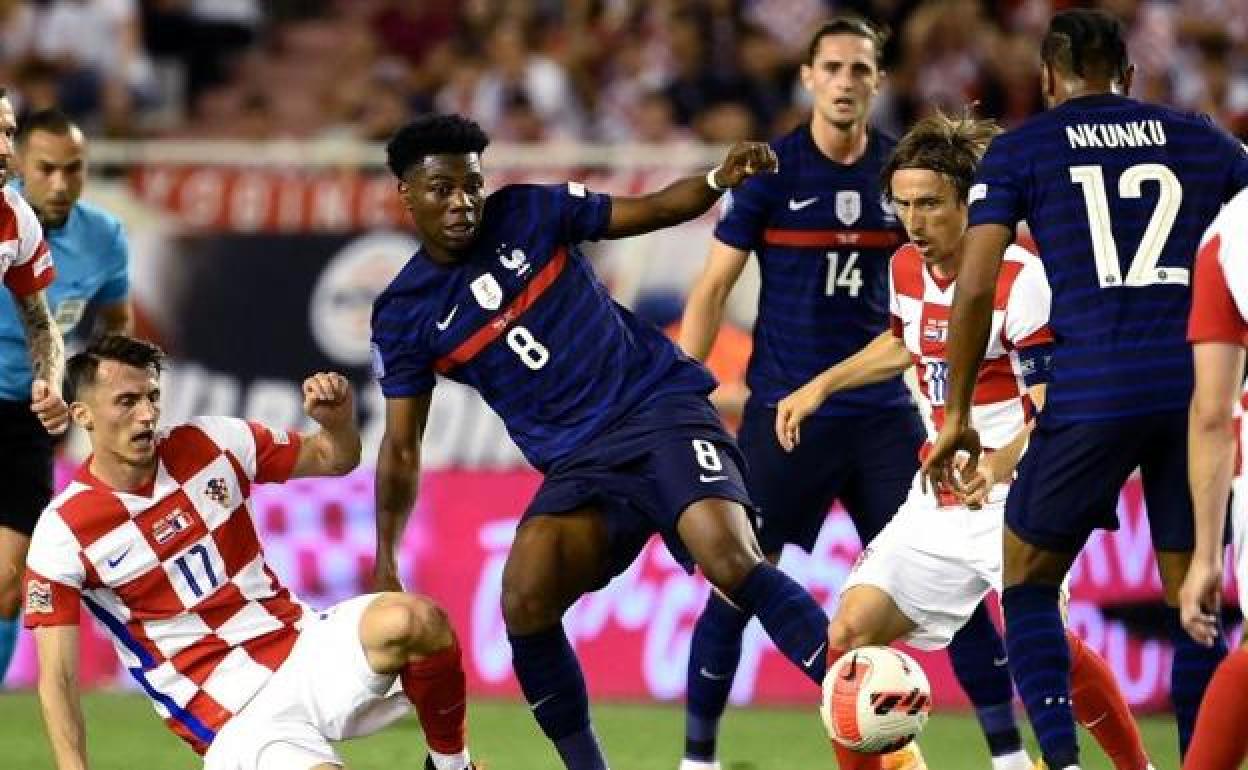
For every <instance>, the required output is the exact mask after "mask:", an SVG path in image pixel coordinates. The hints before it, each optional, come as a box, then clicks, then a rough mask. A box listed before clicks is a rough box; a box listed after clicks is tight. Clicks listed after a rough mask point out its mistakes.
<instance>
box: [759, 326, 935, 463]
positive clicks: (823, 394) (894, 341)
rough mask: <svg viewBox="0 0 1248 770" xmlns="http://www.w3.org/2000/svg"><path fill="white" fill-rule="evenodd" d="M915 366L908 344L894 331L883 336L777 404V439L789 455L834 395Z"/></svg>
mask: <svg viewBox="0 0 1248 770" xmlns="http://www.w3.org/2000/svg"><path fill="white" fill-rule="evenodd" d="M913 363H914V359H913V358H911V356H910V351H908V350H906V343H904V342H902V341H901V340H900V339H899V338H898V337H897V335H895V334H893V333H892V332H891V331H886V332H883V333H881V334H880V335H879V336H878V337H876V338H875V339H873V340H871V342H870V344H868V345H867V346H866V347H865V348H863V349H862V350H859V351H858V352H857V353H855V354H853V355H852V356H850V357H849V358H847V359H845V360H844V361H842V362H840V363H839V364H837V365H836V366H833V367H831V368H829V369H827V370H825V371H823V372H821V373H820V374H819V375H818V376H816V377H815V378H814V379H813V380H811V381H810V382H808V383H806V384H805V385H803V386H802V387H800V388H798V389H797V390H795V391H793V392H792V393H790V394H789V395H787V396H785V397H784V398H783V399H782V400H781V401H780V403H779V404H777V405H776V440H777V441H779V442H780V446H782V447H784V449H785V451H786V452H792V451H793V449H794V448H795V447H796V446H797V445H798V444H799V443H801V440H802V434H801V425H802V421H803V420H805V419H806V418H807V417H809V416H810V415H812V414H814V413H815V411H817V410H818V409H819V407H820V406H822V405H823V402H824V401H827V400H828V398H830V397H831V396H832V394H834V393H838V392H840V391H842V390H851V389H853V388H860V387H862V386H863V385H871V384H874V383H877V382H883V381H884V380H887V379H889V378H891V377H896V376H897V375H899V374H901V373H902V372H904V371H905V370H907V369H909V368H910V366H911V365H912V364H913Z"/></svg>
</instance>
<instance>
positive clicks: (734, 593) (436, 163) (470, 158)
mask: <svg viewBox="0 0 1248 770" xmlns="http://www.w3.org/2000/svg"><path fill="white" fill-rule="evenodd" d="M488 141H489V140H488V139H487V137H486V136H485V134H484V133H483V132H482V131H481V129H480V128H479V127H478V126H477V125H476V124H475V123H472V122H470V121H467V120H464V119H463V118H459V117H457V116H428V117H425V118H421V119H419V120H417V121H416V122H414V123H412V124H410V125H408V126H406V127H405V128H403V129H401V130H400V131H399V132H398V133H397V134H396V135H395V136H394V138H393V139H392V140H391V141H390V144H389V145H388V146H387V154H388V164H389V166H390V169H391V170H392V171H393V172H394V174H395V176H397V177H398V178H399V194H400V196H401V197H402V200H403V204H404V206H405V207H406V208H407V210H408V211H409V213H410V214H411V216H412V218H413V220H414V222H415V226H416V231H417V233H418V235H419V237H420V239H421V242H422V243H423V246H422V248H421V249H420V251H418V252H417V253H416V254H415V255H414V256H413V257H412V258H411V260H410V261H409V262H408V263H407V264H406V265H405V266H404V267H403V269H402V270H401V271H400V273H399V275H398V276H397V277H396V278H395V279H394V281H393V282H392V283H391V285H390V286H389V287H388V288H387V289H386V290H385V291H384V292H383V293H382V294H381V296H380V297H378V299H377V301H376V304H375V306H374V310H373V321H372V328H373V346H374V367H375V370H376V374H377V378H378V380H379V381H380V383H381V388H382V392H383V393H384V394H385V396H386V429H385V435H384V437H383V439H382V443H381V448H380V450H379V454H378V460H377V522H378V531H377V541H378V543H377V549H378V551H377V568H376V572H377V575H376V577H377V581H378V583H379V584H380V585H382V586H390V587H394V586H396V585H397V582H398V581H397V576H396V567H395V554H394V547H395V544H396V543H397V541H398V538H399V535H400V533H401V531H402V529H403V525H404V523H405V521H406V519H407V515H408V512H409V511H410V510H411V507H412V503H413V500H414V498H415V493H416V483H417V473H418V471H419V467H420V444H421V437H422V434H423V432H424V426H425V419H426V416H427V415H428V412H429V405H430V400H431V397H432V390H433V387H434V383H435V374H441V375H443V376H444V377H447V378H449V379H452V380H455V381H457V382H461V383H464V384H467V385H470V386H471V387H474V388H476V389H477V390H478V391H479V392H480V393H481V395H482V396H483V397H484V398H485V400H486V402H487V403H489V405H490V406H491V407H492V408H493V409H494V410H495V411H496V412H497V413H498V415H499V416H500V417H501V418H502V419H503V422H504V424H505V425H506V426H507V429H508V431H509V433H510V434H511V436H512V438H513V439H514V440H515V441H516V443H517V445H519V447H520V449H521V451H522V452H524V455H525V456H526V457H527V458H528V459H529V461H530V462H531V463H532V464H533V465H534V466H535V467H536V468H537V469H538V470H540V471H541V472H542V473H543V474H544V475H545V480H544V482H543V484H542V486H541V488H540V489H539V490H538V492H537V495H536V496H535V498H534V500H533V501H532V502H531V503H530V505H529V507H528V510H527V511H526V512H525V514H524V517H523V519H522V521H521V523H520V526H519V529H518V530H517V532H516V538H515V541H514V543H513V544H512V548H511V552H510V554H509V556H508V559H507V564H506V566H505V568H504V570H503V577H502V580H503V586H502V596H503V599H502V604H503V608H502V609H503V619H504V621H505V623H506V626H507V632H508V638H509V640H510V642H511V646H512V653H513V665H514V668H515V671H516V677H517V679H518V680H519V682H520V687H521V689H522V690H523V692H524V695H525V697H526V699H527V700H528V702H529V704H530V706H531V708H532V710H533V713H534V716H535V718H536V719H537V721H538V724H539V725H540V726H541V728H542V730H543V731H544V732H545V733H546V735H547V737H548V738H549V739H550V740H551V742H552V743H553V744H554V745H555V747H556V749H557V751H558V753H559V755H560V757H561V758H562V760H563V763H564V765H565V766H566V767H568V768H570V769H571V770H600V769H601V768H605V767H606V760H605V758H604V757H603V755H602V751H601V749H600V748H599V746H598V742H597V739H596V737H595V736H594V733H593V729H592V727H591V725H590V719H589V702H588V697H587V694H586V690H585V681H584V678H583V676H582V674H581V669H580V666H579V664H578V663H577V660H576V656H575V654H574V653H573V651H572V648H571V646H570V645H569V643H568V639H567V637H566V636H565V634H564V630H563V625H562V622H561V618H562V615H563V613H564V611H565V610H566V609H567V608H568V607H569V606H570V605H571V604H572V602H574V601H575V600H576V599H577V598H578V597H579V596H581V595H582V594H584V593H587V592H590V591H594V590H596V589H598V588H600V587H601V586H603V585H604V584H605V583H606V582H607V581H608V580H610V579H611V577H612V576H614V575H616V574H618V573H619V572H620V571H621V570H623V569H624V568H625V567H626V566H627V565H628V564H629V563H630V562H632V560H633V559H634V558H635V557H636V555H637V554H638V552H639V551H640V550H641V548H642V546H643V545H644V544H645V542H646V541H647V540H648V539H649V538H650V536H651V535H652V534H655V533H658V534H659V535H661V536H662V537H663V539H664V540H665V541H666V543H667V546H668V548H669V549H670V550H671V552H672V554H673V555H674V556H675V558H676V559H677V560H679V561H680V562H681V563H682V564H683V565H684V566H685V567H686V569H689V570H692V568H693V566H694V564H695V563H696V564H697V565H698V566H699V567H700V568H701V570H702V572H703V574H704V575H706V577H707V579H708V580H709V581H710V582H711V583H712V584H713V585H715V586H716V588H717V589H718V590H720V591H721V592H723V593H724V595H726V596H729V597H731V599H732V601H733V602H735V603H736V604H737V606H739V607H741V608H742V609H743V610H745V611H747V612H749V613H751V614H753V615H756V616H757V617H758V618H759V619H760V621H761V622H762V624H763V626H764V628H766V629H767V631H768V633H769V634H771V637H772V639H773V640H775V642H776V644H777V645H778V646H779V647H780V649H781V650H783V651H784V653H785V655H786V656H787V657H788V658H789V659H790V660H792V661H793V662H794V663H795V664H797V665H799V666H800V667H801V669H802V670H803V672H805V673H806V674H807V675H808V676H809V677H810V678H811V679H812V680H813V681H814V682H819V681H821V679H822V677H823V674H824V671H825V661H824V655H823V650H824V647H825V646H826V639H827V618H826V616H825V615H824V614H823V611H822V610H821V609H820V607H819V606H818V604H817V603H816V602H815V601H814V600H813V599H811V597H810V596H809V595H808V594H807V593H806V592H805V591H803V590H802V588H801V587H800V586H799V585H797V584H796V583H794V582H793V581H792V580H790V579H789V578H788V577H786V576H785V575H784V574H783V573H781V572H779V571H778V570H776V569H775V568H774V567H773V566H771V565H770V564H768V563H767V562H766V561H765V560H764V559H763V558H762V552H761V551H760V549H759V547H758V544H757V542H756V541H755V539H754V534H753V531H752V530H751V527H750V522H749V518H748V517H747V515H746V509H747V508H750V507H752V504H751V502H750V498H749V496H748V495H747V493H746V490H745V485H744V481H743V479H742V468H743V465H742V462H741V459H740V457H739V453H738V451H737V448H736V444H735V443H734V442H733V440H732V438H731V437H730V436H728V434H727V433H726V432H725V431H724V429H723V427H722V426H721V423H720V421H719V417H718V415H717V414H716V413H715V410H714V408H713V407H712V406H711V404H710V401H709V400H708V398H707V394H708V393H709V392H710V390H711V389H712V388H713V387H714V380H713V379H712V378H711V376H710V374H709V373H708V372H707V371H706V370H705V369H704V368H703V367H702V366H701V365H699V364H698V363H696V362H694V361H692V360H690V359H689V358H687V357H686V356H684V355H683V354H682V353H681V352H680V351H679V349H678V348H676V346H675V345H674V344H673V343H671V342H670V341H668V339H667V338H666V337H665V336H664V335H663V334H662V332H660V331H659V330H658V329H656V328H655V327H653V326H650V325H649V324H646V323H643V322H641V321H639V320H637V319H636V318H635V317H634V316H633V315H632V313H630V312H629V311H627V310H625V309H624V308H622V307H620V306H619V305H617V304H615V303H614V302H613V301H612V300H611V298H610V297H609V296H608V294H607V292H606V289H605V288H604V287H603V285H602V284H601V283H600V282H599V281H598V280H597V278H596V277H595V276H594V273H593V271H592V270H591V269H590V266H589V264H588V262H587V261H586V260H585V258H584V257H583V256H582V255H581V253H580V251H579V250H578V248H577V244H578V243H579V242H581V241H584V240H596V239H600V238H619V237H624V236H628V235H635V234H639V233H644V232H649V231H652V230H656V229H659V228H662V227H666V226H669V225H673V224H676V223H678V222H683V221H685V220H688V219H691V218H693V217H695V216H698V215H699V214H701V213H703V212H705V211H706V210H707V209H708V208H710V206H711V205H712V204H713V203H714V202H715V201H716V200H717V199H718V198H719V195H720V191H721V190H722V189H724V188H727V187H735V186H736V185H738V184H739V183H740V182H741V181H743V180H744V179H746V178H747V177H749V176H752V175H754V174H758V173H763V172H769V171H774V170H775V167H776V159H775V155H774V154H773V153H772V152H771V150H770V148H769V147H768V146H767V145H765V144H760V143H743V144H739V145H737V146H735V147H734V148H733V149H732V150H731V151H730V152H729V153H728V155H727V157H726V158H725V160H724V162H723V164H722V165H720V166H719V167H718V168H716V169H714V170H713V171H711V172H710V173H709V174H707V175H706V177H705V178H703V177H701V176H696V177H690V178H687V179H682V180H680V181H677V182H675V183H673V184H671V185H670V186H668V187H666V188H664V189H663V190H661V191H659V192H656V193H653V194H651V195H645V196H641V197H635V198H630V197H615V198H611V197H608V196H605V195H600V194H595V193H592V192H589V191H587V190H586V189H585V188H584V186H582V185H580V184H578V183H575V182H571V183H568V184H566V185H559V186H536V185H513V186H508V187H504V188H502V189H500V190H498V191H497V192H494V193H493V194H491V195H490V196H488V198H487V197H486V195H485V193H484V189H485V181H484V178H483V177H482V172H481V153H482V151H483V150H484V149H485V147H486V145H487V144H488Z"/></svg>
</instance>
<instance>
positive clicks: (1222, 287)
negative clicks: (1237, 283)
mask: <svg viewBox="0 0 1248 770" xmlns="http://www.w3.org/2000/svg"><path fill="white" fill-rule="evenodd" d="M1221 247H1222V236H1221V235H1220V234H1219V235H1215V236H1213V237H1212V238H1210V239H1209V241H1208V242H1207V243H1205V245H1204V246H1202V247H1201V248H1200V252H1199V253H1198V254H1197V255H1196V276H1195V280H1193V281H1192V312H1191V315H1190V316H1189V317H1188V322H1187V339H1188V341H1189V342H1225V343H1228V344H1231V345H1246V346H1248V324H1246V323H1245V322H1244V318H1243V316H1242V315H1240V313H1239V307H1238V306H1237V305H1236V304H1235V297H1234V296H1233V295H1232V294H1231V289H1230V287H1229V286H1228V285H1227V283H1226V273H1225V272H1223V271H1224V269H1225V268H1223V266H1222V259H1221V254H1220V251H1221Z"/></svg>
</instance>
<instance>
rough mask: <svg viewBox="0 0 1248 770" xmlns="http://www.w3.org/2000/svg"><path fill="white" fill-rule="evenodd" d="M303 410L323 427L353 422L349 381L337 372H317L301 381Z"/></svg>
mask: <svg viewBox="0 0 1248 770" xmlns="http://www.w3.org/2000/svg"><path fill="white" fill-rule="evenodd" d="M303 411H304V412H305V413H306V414H307V415H308V416H309V417H311V418H312V419H313V420H315V421H316V422H318V423H320V424H321V425H322V426H323V427H325V428H332V427H337V426H341V425H344V424H350V423H353V422H354V421H355V399H354V397H352V395H351V383H349V382H347V378H346V377H343V376H342V375H341V374H338V373H337V372H317V373H316V374H314V375H312V376H311V377H309V378H307V379H306V380H304V381H303Z"/></svg>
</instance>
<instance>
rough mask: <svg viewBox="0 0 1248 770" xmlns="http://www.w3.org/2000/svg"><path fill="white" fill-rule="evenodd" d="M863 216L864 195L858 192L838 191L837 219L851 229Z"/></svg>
mask: <svg viewBox="0 0 1248 770" xmlns="http://www.w3.org/2000/svg"><path fill="white" fill-rule="evenodd" d="M860 216H862V195H860V194H859V193H858V191H857V190H837V192H836V218H837V219H839V220H841V224H843V225H845V226H846V227H849V226H850V225H852V224H853V223H855V222H857V221H858V217H860Z"/></svg>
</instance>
